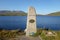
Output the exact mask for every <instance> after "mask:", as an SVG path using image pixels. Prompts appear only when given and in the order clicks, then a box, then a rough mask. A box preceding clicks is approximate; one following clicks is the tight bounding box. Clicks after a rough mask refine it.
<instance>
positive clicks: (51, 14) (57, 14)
mask: <svg viewBox="0 0 60 40" xmlns="http://www.w3.org/2000/svg"><path fill="white" fill-rule="evenodd" d="M48 16H60V12H54V13H50V14H48Z"/></svg>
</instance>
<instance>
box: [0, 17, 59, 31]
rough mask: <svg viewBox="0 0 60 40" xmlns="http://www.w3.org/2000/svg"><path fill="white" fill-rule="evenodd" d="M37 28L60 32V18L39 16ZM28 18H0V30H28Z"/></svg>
mask: <svg viewBox="0 0 60 40" xmlns="http://www.w3.org/2000/svg"><path fill="white" fill-rule="evenodd" d="M36 19H37V21H36V22H37V28H48V29H51V30H60V16H37V18H36ZM26 22H27V16H0V29H6V30H7V29H9V30H12V29H20V30H24V29H25V28H26Z"/></svg>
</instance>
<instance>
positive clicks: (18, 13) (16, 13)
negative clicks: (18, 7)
mask: <svg viewBox="0 0 60 40" xmlns="http://www.w3.org/2000/svg"><path fill="white" fill-rule="evenodd" d="M25 15H27V13H25V12H23V11H7V10H4V11H0V16H25Z"/></svg>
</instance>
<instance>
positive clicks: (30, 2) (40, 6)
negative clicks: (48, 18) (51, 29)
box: [0, 0, 60, 15]
mask: <svg viewBox="0 0 60 40" xmlns="http://www.w3.org/2000/svg"><path fill="white" fill-rule="evenodd" d="M29 6H33V7H35V9H36V13H37V14H43V15H45V14H49V13H52V12H57V11H60V0H0V10H18V11H20V10H22V11H25V12H27V11H28V7H29Z"/></svg>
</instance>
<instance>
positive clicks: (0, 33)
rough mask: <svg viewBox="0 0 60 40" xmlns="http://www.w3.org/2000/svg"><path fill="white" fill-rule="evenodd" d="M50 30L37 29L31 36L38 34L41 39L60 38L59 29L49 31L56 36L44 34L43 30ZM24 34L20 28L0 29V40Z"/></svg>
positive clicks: (59, 39)
mask: <svg viewBox="0 0 60 40" xmlns="http://www.w3.org/2000/svg"><path fill="white" fill-rule="evenodd" d="M46 31H50V30H42V29H38V30H37V33H35V34H34V35H33V37H36V36H40V37H41V38H42V40H60V31H51V32H55V33H56V34H57V35H56V36H46V34H45V32H46ZM20 35H21V36H22V35H25V32H24V31H20V30H0V40H5V39H6V38H15V37H16V36H20Z"/></svg>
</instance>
